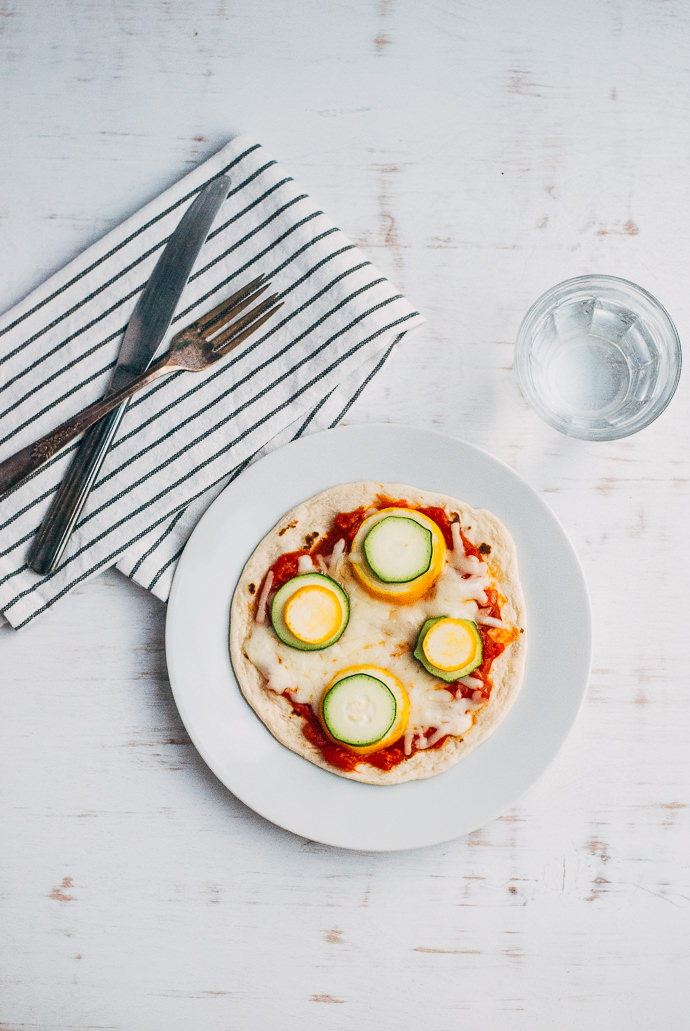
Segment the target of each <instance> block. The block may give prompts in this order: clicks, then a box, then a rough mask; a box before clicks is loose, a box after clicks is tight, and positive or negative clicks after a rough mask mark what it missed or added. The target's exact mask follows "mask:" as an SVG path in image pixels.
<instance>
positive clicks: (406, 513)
mask: <svg viewBox="0 0 690 1031" xmlns="http://www.w3.org/2000/svg"><path fill="white" fill-rule="evenodd" d="M408 520H409V522H411V523H412V522H413V523H416V524H417V526H419V528H420V530H425V531H427V532H428V533H429V534H430V540H431V558H430V560H429V564H428V565H427V567H426V570H425V572H423V573H422V574H421V575H420V576H414V577H413V578H412V579H411V580H407V581H405V580H402V581H394V580H390V581H385V580H382V579H381V577H380V576H379V575H378V574H377V573H376V572H374V570H373V569H372V568H371V566H370V565H369V561H370V559H371V560H372V561H373V563H374V565H375V566H377V568H380V569H381V572H382V573H383V575H384V576H389V575H391V573H392V575H395V576H399V575H400V567H399V566H396V568H395V569H393V570H391V569H390V564H389V563H387V562H386V555H385V553H384V555H383V557H382V556H381V554H378V557H377V554H376V552H377V551H378V550H379V549H378V548H377V546H376V537H375V536H372V535H373V533H374V530H376V528H377V527H378V526H379V525H380V524H388V522H389V521H390V522H391V524H392V526H393V528H396V524H400V523H403V526H404V527H405V526H406V524H407V522H408ZM399 528H400V527H399V525H398V526H397V529H399ZM407 529H408V530H409V527H407ZM410 532H411V533H414V534H416V533H417V531H416V530H414V529H412V530H411V531H410ZM370 537H371V540H369V538H370ZM424 539H425V538H424V535H423V534H422V535H421V540H424ZM427 539H428V538H427ZM367 540H369V548H368V551H369V556H367V550H366V549H365V542H366V541H367ZM378 543H379V544H381V543H382V541H381V540H379V542H378ZM372 544H373V547H372ZM383 544H385V537H384V538H383ZM380 550H381V551H383V552H385V551H386V550H387V549H386V548H384V547H382V548H381V549H380ZM445 555H446V542H445V540H444V537H443V534H442V533H441V529H440V527H439V526H438V524H437V523H435V522H434V521H433V520H432V519H430V518H429V517H428V516H427V515H425V514H424V513H423V512H418V511H416V509H412V508H395V507H391V508H382V509H379V511H378V512H374V513H372V515H370V516H367V518H366V519H365V520H364V522H363V523H362V525H361V526H360V528H359V529H358V530H357V533H356V534H355V539H354V540H353V542H352V547H351V548H350V562H351V564H352V572H353V573H354V575H355V576H356V578H357V579H358V580H359V582H360V583H361V585H362V587H364V589H365V590H366V591H368V593H369V594H372V595H373V596H374V597H375V598H383V599H384V600H385V601H393V602H396V603H399V604H407V603H408V602H411V601H416V600H417V599H418V598H421V597H423V595H424V594H426V592H427V591H428V590H429V589H430V588H431V587H432V586H433V585H434V583H435V582H436V580H438V578H439V576H440V575H441V573H442V572H443V564H444V562H445ZM405 562H407V560H405ZM425 564H426V563H425V561H424V560H421V561H420V562H419V566H420V567H421V566H424V565H425ZM410 565H411V563H410ZM405 572H406V575H409V574H410V573H411V572H414V570H412V569H410V568H409V567H408V569H407V570H406V571H405Z"/></svg>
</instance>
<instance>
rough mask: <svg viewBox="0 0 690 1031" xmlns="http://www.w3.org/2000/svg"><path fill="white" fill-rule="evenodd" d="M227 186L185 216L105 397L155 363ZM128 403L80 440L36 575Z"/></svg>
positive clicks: (217, 187)
mask: <svg viewBox="0 0 690 1031" xmlns="http://www.w3.org/2000/svg"><path fill="white" fill-rule="evenodd" d="M229 188H230V180H229V178H228V177H227V176H219V177H218V178H216V179H213V180H212V181H211V182H210V183H209V184H208V185H207V186H206V187H205V188H204V189H203V190H202V191H201V193H199V194H198V196H197V197H196V198H195V200H194V201H193V202H192V203H191V204H190V206H189V207H188V208H187V210H186V212H185V213H184V215H183V216H182V219H181V221H180V223H179V224H178V226H177V228H176V229H175V231H174V232H173V234H172V236H171V237H170V239H169V240H168V242H167V244H166V245H165V248H164V250H163V253H162V254H161V256H160V258H159V259H158V261H157V263H156V266H155V268H154V270H153V272H152V273H151V278H150V279H149V280H148V282H147V284H146V286H145V288H144V290H143V292H142V294H141V296H140V298H139V300H138V301H137V304H136V307H135V308H134V311H133V312H132V314H131V316H130V319H129V322H128V323H127V328H126V330H125V333H124V336H123V337H122V343H121V344H120V350H119V353H118V357H117V364H116V365H115V368H114V370H113V374H112V376H111V379H110V383H109V384H108V389H107V390H106V394H105V396H106V397H107V396H108V394H111V393H114V392H115V391H116V390H120V389H121V388H122V387H123V386H125V385H126V384H127V383H129V382H130V380H132V379H133V378H134V377H135V376H138V375H140V374H141V373H142V372H145V371H146V369H147V368H148V367H149V365H150V364H151V362H152V361H153V359H154V357H155V354H156V351H157V350H158V347H159V345H160V343H161V341H162V339H163V337H164V336H165V334H166V332H167V330H168V327H169V325H170V323H171V321H172V317H173V315H174V313H175V308H176V307H177V302H178V301H179V299H180V294H181V293H182V291H183V290H184V287H185V285H186V283H187V280H188V279H189V274H190V272H191V271H192V267H193V265H194V262H195V261H196V258H197V255H198V253H199V251H200V250H201V248H202V246H203V244H204V241H205V240H206V237H207V236H208V233H209V230H210V228H211V225H212V224H213V220H214V218H215V217H216V215H217V213H218V209H219V208H220V206H221V204H222V203H223V201H224V200H225V198H226V197H227V195H228V190H229ZM128 404H129V401H124V402H123V403H122V404H121V405H119V406H118V407H117V408H115V409H114V410H113V411H112V412H111V413H110V414H109V415H106V416H105V418H103V419H101V421H100V422H97V423H96V424H95V425H94V426H92V427H91V429H89V430H87V431H86V433H85V434H84V436H83V437H82V440H81V443H80V445H79V449H78V451H77V453H76V455H75V456H74V459H73V460H72V464H71V465H70V467H69V469H68V470H67V472H66V474H65V476H64V479H63V480H62V483H61V484H60V486H59V488H58V491H57V494H56V495H55V497H54V498H53V502H52V504H51V506H50V508H49V509H48V512H47V513H46V515H45V517H44V519H43V522H42V523H41V525H40V527H39V529H38V532H37V534H36V537H35V538H34V541H33V543H32V545H31V549H30V551H29V555H28V557H27V560H26V563H27V565H28V567H29V569H33V570H34V572H36V573H42V574H46V573H51V572H52V571H53V570H54V569H55V568H56V566H57V565H58V563H59V562H60V559H61V557H62V555H63V553H64V550H65V547H66V545H67V542H68V540H69V538H70V536H71V534H72V530H73V529H74V526H75V524H76V522H77V519H78V518H79V516H80V514H81V512H82V509H83V508H84V504H85V502H86V499H87V497H88V496H89V492H90V490H91V488H92V486H93V484H94V482H95V480H96V477H97V476H98V472H99V470H100V468H101V465H102V464H103V459H104V458H105V456H106V454H107V452H108V448H109V447H110V444H111V442H112V440H113V437H114V436H115V434H116V433H117V428H118V426H119V425H120V421H121V420H122V416H123V415H124V413H125V410H126V408H127V405H128Z"/></svg>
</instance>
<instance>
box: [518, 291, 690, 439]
mask: <svg viewBox="0 0 690 1031" xmlns="http://www.w3.org/2000/svg"><path fill="white" fill-rule="evenodd" d="M680 369H681V350H680V340H679V339H678V333H677V332H676V327H675V326H674V325H673V322H672V321H671V318H670V316H669V314H668V312H667V311H666V309H665V308H663V307H662V305H661V304H659V302H658V301H657V300H656V298H654V297H652V295H651V294H650V293H648V292H647V291H646V290H643V289H642V287H639V286H636V285H635V284H634V283H630V282H628V281H627V280H625V279H619V278H617V277H616V276H596V275H591V276H579V277H577V278H576V279H568V280H566V281H565V282H564V283H559V284H558V285H557V286H554V287H552V288H551V289H550V290H547V292H546V293H545V294H543V295H542V296H541V297H540V298H539V300H537V301H536V302H535V303H534V304H533V305H532V307H531V308H530V309H529V311H528V312H527V314H526V315H525V317H524V319H523V320H522V324H521V326H520V329H519V331H518V335H517V340H516V343H515V370H516V373H517V377H518V383H519V385H520V389H521V390H522V393H523V394H524V396H525V398H526V399H527V400H528V401H529V403H530V404H531V405H532V407H533V408H534V409H535V410H536V411H537V412H538V413H539V415H541V417H542V418H543V419H545V420H546V422H548V423H549V424H550V425H551V426H553V427H554V429H557V430H560V431H561V433H567V434H569V435H570V436H571V437H582V438H583V439H585V440H615V439H616V438H618V437H627V436H629V435H630V434H631V433H637V431H638V430H641V429H643V428H644V427H645V426H648V425H649V423H650V422H652V421H653V420H654V419H656V418H657V416H658V415H659V414H660V413H661V412H662V411H663V410H664V408H665V407H666V405H667V404H668V403H669V401H670V400H671V398H672V397H673V394H674V392H675V389H676V387H677V385H678V380H679V378H680Z"/></svg>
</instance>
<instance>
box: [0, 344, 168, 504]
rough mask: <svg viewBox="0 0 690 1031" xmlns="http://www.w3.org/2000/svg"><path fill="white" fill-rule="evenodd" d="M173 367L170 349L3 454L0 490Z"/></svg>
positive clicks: (14, 481)
mask: <svg viewBox="0 0 690 1031" xmlns="http://www.w3.org/2000/svg"><path fill="white" fill-rule="evenodd" d="M175 368H176V366H175V365H174V364H172V362H171V360H170V354H169V352H168V353H166V354H164V355H163V357H162V358H159V360H158V361H157V362H154V364H153V365H152V366H151V367H150V368H149V369H148V370H147V371H146V372H144V373H142V374H141V376H137V377H136V378H135V379H133V380H132V381H131V382H130V383H128V384H126V386H124V387H122V388H121V389H120V390H116V391H115V392H114V393H112V394H106V395H105V397H102V398H101V399H100V400H99V401H95V402H94V403H93V404H92V405H88V407H86V408H83V409H82V410H81V412H77V414H76V415H73V416H72V417H71V418H70V419H66V420H65V422H63V423H61V424H60V425H59V426H56V428H55V429H54V430H51V431H50V433H46V434H45V435H44V436H43V437H41V438H40V439H39V440H36V441H35V442H34V443H33V444H27V446H26V447H23V448H22V449H21V450H20V451H17V452H16V453H15V454H14V455H10V457H9V458H6V459H5V461H4V462H0V494H3V493H4V492H5V491H7V490H9V489H10V488H11V487H14V486H16V485H17V484H18V483H20V482H21V481H22V480H23V479H25V477H27V476H29V474H30V473H33V472H35V471H36V470H37V469H40V467H41V466H42V465H44V464H45V463H46V462H47V461H48V460H49V459H50V458H52V457H53V455H54V454H56V453H57V452H58V451H59V450H60V449H61V448H63V447H64V446H65V444H68V443H69V442H70V440H74V438H75V437H78V436H79V434H80V433H83V432H84V430H87V429H88V428H89V426H93V424H94V423H95V422H98V420H99V419H102V418H103V417H104V416H105V415H107V414H108V413H109V412H111V411H112V410H113V408H117V407H118V406H119V405H121V404H122V402H123V401H126V400H127V399H128V398H130V397H131V396H132V394H136V392H137V391H138V390H141V389H142V387H145V386H147V384H149V383H151V382H152V381H153V380H155V379H158V378H159V377H160V376H164V375H165V374H166V373H168V372H173V371H174V369H175Z"/></svg>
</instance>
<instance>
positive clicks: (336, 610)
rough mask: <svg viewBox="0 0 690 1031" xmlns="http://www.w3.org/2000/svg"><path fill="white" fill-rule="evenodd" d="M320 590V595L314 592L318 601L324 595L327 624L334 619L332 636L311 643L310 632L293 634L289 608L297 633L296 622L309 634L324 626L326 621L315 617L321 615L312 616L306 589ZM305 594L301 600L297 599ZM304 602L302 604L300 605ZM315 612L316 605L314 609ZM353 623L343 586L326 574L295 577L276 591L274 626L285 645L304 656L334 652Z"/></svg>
mask: <svg viewBox="0 0 690 1031" xmlns="http://www.w3.org/2000/svg"><path fill="white" fill-rule="evenodd" d="M309 587H312V588H313V587H316V588H319V589H320V590H319V591H316V592H311V593H312V594H314V596H315V597H318V595H319V594H320V595H321V597H322V599H323V601H324V602H325V603H326V605H327V607H328V615H327V617H326V618H327V620H328V619H331V628H332V630H333V632H332V633H329V634H328V635H327V636H325V637H324V636H323V635H321V636H319V635H318V634H314V635H313V636H312V637H311V639H310V636H309V633H308V632H304V633H303V634H301V635H300V636H298V635H296V634H295V633H293V630H292V629H291V628H290V626H288V621H287V620H286V608H288V609H291V610H292V614H293V629H294V622H296V621H297V620H299V623H300V626H302V627H305V628H306V629H307V630H308V629H309V628H310V627H313V626H314V623H315V621H316V623H320V625H322V623H323V619H321V621H319V619H318V618H316V620H315V619H314V618H312V619H311V620H310V618H309V617H310V615H311V616H312V617H314V616H316V617H318V616H319V613H318V612H317V613H313V612H312V613H310V612H309V605H310V601H309V592H305V591H304V588H309ZM298 592H301V595H300V598H296V597H295V596H296V595H297V594H298ZM300 602H301V603H300ZM312 608H313V605H312ZM289 619H290V613H289V612H288V620H289ZM349 619H350V602H349V600H348V597H347V594H346V593H345V591H344V590H343V589H342V587H341V586H340V584H338V583H336V582H335V580H332V579H331V577H330V576H326V575H325V574H324V573H303V574H302V575H301V576H293V578H292V579H291V580H288V582H287V583H286V584H283V586H282V587H281V588H280V589H279V590H278V591H276V595H275V597H274V599H273V604H272V605H271V623H272V624H273V629H274V630H275V632H276V634H277V635H278V637H279V638H280V640H281V641H282V642H283V644H287V645H288V646H289V647H290V648H297V649H299V651H303V652H313V651H322V650H323V649H324V648H330V646H331V645H332V644H335V642H336V641H338V640H339V639H340V637H342V634H343V631H344V630H345V627H346V626H347V624H348V622H349Z"/></svg>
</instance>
